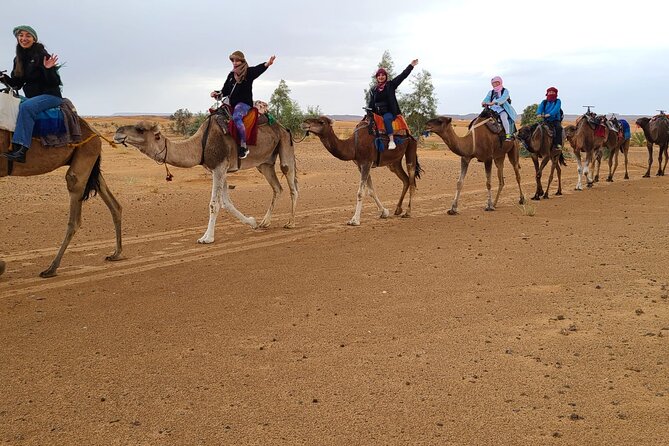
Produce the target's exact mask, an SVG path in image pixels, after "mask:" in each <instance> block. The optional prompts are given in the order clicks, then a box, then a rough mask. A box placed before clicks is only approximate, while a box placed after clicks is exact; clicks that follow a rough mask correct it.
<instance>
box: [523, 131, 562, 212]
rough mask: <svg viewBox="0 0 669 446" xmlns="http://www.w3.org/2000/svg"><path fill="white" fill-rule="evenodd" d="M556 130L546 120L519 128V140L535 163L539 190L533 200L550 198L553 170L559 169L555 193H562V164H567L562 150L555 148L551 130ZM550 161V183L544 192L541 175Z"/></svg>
mask: <svg viewBox="0 0 669 446" xmlns="http://www.w3.org/2000/svg"><path fill="white" fill-rule="evenodd" d="M552 131H554V130H552V128H550V127H549V126H548V125H547V124H546V123H545V122H540V123H537V124H533V125H530V126H525V127H522V128H521V129H520V130H518V141H520V143H521V145H522V146H523V147H525V149H527V151H528V152H530V157H531V158H532V162H533V163H534V172H535V176H536V181H537V190H536V192H535V193H534V197H532V200H540V199H541V198H542V197H543V198H548V190H549V189H550V187H551V182H552V181H553V172H555V171H556V170H557V177H558V190H557V192H556V193H555V195H562V168H561V167H560V164H562V165H563V166H566V165H567V163H565V160H564V155H563V154H562V150H560V149H556V150H552V148H553V136H551V132H552ZM539 158H543V160H542V161H541V165H539ZM548 161H551V173H550V175H549V176H548V184H547V185H546V191H545V192H544V190H543V187H542V185H541V176H542V172H543V170H544V168H545V167H546V164H548Z"/></svg>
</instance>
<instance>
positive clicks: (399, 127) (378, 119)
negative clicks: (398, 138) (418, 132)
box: [374, 113, 409, 134]
mask: <svg viewBox="0 0 669 446" xmlns="http://www.w3.org/2000/svg"><path fill="white" fill-rule="evenodd" d="M374 123H375V124H376V128H377V129H379V132H380V133H386V126H385V124H384V123H383V116H381V115H377V114H376V113H374ZM393 133H407V134H408V133H409V126H408V125H407V122H406V121H405V120H404V116H402V115H397V118H395V120H394V121H393Z"/></svg>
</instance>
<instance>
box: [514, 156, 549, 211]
mask: <svg viewBox="0 0 669 446" xmlns="http://www.w3.org/2000/svg"><path fill="white" fill-rule="evenodd" d="M549 161H552V162H551V173H550V174H549V175H548V184H546V190H545V191H544V193H543V195H542V198H548V189H550V187H551V181H553V172H554V171H555V161H554V158H551V157H550V156H546V157H544V159H542V160H541V165H540V166H539V179H541V176H542V174H543V171H544V169H545V168H546V164H548V162H549ZM521 204H522V203H521Z"/></svg>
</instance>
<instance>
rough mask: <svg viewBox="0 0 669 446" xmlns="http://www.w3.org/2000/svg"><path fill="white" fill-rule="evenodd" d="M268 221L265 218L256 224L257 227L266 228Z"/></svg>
mask: <svg viewBox="0 0 669 446" xmlns="http://www.w3.org/2000/svg"><path fill="white" fill-rule="evenodd" d="M269 225H270V222H268V221H267V222H266V221H265V220H263V221H261V222H260V224H259V225H258V229H267V228H269Z"/></svg>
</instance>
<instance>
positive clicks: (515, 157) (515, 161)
mask: <svg viewBox="0 0 669 446" xmlns="http://www.w3.org/2000/svg"><path fill="white" fill-rule="evenodd" d="M506 156H507V157H508V158H509V162H510V163H511V167H513V172H514V173H515V174H516V184H518V193H519V194H520V198H518V204H525V194H524V193H523V187H522V186H521V184H520V150H519V149H518V148H517V147H514V149H513V150H511V151H510V152H508V153H507V155H506ZM503 162H504V158H502V163H503ZM502 181H504V179H502ZM497 196H498V197H499V192H498V193H497ZM496 205H497V200H495V206H496Z"/></svg>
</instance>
